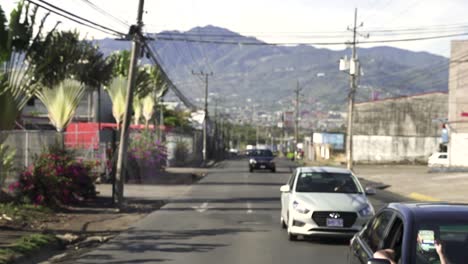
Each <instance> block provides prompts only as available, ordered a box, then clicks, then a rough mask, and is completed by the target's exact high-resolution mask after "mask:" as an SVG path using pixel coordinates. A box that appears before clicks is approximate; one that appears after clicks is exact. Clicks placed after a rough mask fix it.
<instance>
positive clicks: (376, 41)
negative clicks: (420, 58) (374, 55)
mask: <svg viewBox="0 0 468 264" xmlns="http://www.w3.org/2000/svg"><path fill="white" fill-rule="evenodd" d="M460 36H468V32H464V33H458V34H447V35H438V36H429V37H415V38H401V39H384V40H368V41H359V42H358V43H359V44H378V43H394V42H410V41H422V40H431V39H442V38H451V37H460ZM157 39H158V40H163V41H187V42H199V43H209V44H220V45H223V44H226V45H245V46H296V45H317V46H333V45H346V44H348V43H347V42H282V43H281V42H276V43H267V42H261V41H257V42H245V41H220V40H202V39H188V38H186V39H181V38H169V37H157Z"/></svg>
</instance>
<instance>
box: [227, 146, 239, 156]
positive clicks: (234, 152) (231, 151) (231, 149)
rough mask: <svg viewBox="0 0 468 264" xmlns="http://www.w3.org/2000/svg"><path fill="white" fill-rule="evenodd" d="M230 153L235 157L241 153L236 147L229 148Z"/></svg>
mask: <svg viewBox="0 0 468 264" xmlns="http://www.w3.org/2000/svg"><path fill="white" fill-rule="evenodd" d="M229 154H230V155H231V156H233V157H235V156H237V155H238V154H239V150H237V149H236V148H230V149H229Z"/></svg>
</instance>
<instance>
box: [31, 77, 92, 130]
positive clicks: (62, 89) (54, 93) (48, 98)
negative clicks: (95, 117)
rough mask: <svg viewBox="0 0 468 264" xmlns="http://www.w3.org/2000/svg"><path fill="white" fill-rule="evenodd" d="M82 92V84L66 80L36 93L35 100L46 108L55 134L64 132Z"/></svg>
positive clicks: (83, 87) (81, 96)
mask: <svg viewBox="0 0 468 264" xmlns="http://www.w3.org/2000/svg"><path fill="white" fill-rule="evenodd" d="M84 91H85V86H84V85H83V84H82V83H80V82H79V81H76V80H70V79H68V80H64V81H62V82H60V83H59V84H56V85H55V86H54V87H52V88H51V89H42V90H39V91H37V92H36V96H37V98H39V100H41V102H42V103H43V104H44V105H45V107H46V108H47V112H48V113H49V118H50V121H51V122H52V124H53V125H54V126H55V128H56V129H57V132H59V133H63V132H64V131H65V128H66V127H67V125H68V124H69V123H70V121H71V120H72V118H73V116H74V114H75V110H76V108H77V107H78V104H79V103H80V101H81V99H82V98H83V94H84Z"/></svg>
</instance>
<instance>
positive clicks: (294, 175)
mask: <svg viewBox="0 0 468 264" xmlns="http://www.w3.org/2000/svg"><path fill="white" fill-rule="evenodd" d="M296 173H297V171H296V170H294V171H293V173H292V175H291V177H290V178H289V181H288V184H289V187H291V190H292V189H293V185H294V179H295V178H296Z"/></svg>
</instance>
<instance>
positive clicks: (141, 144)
mask: <svg viewBox="0 0 468 264" xmlns="http://www.w3.org/2000/svg"><path fill="white" fill-rule="evenodd" d="M128 153H129V159H131V160H133V161H137V162H138V164H143V165H146V166H159V167H162V166H163V164H165V162H166V160H167V150H166V147H165V146H164V144H163V143H161V142H160V141H159V140H157V139H156V137H155V133H152V132H151V131H143V132H137V133H134V134H133V135H132V138H131V141H130V145H129V148H128Z"/></svg>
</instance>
